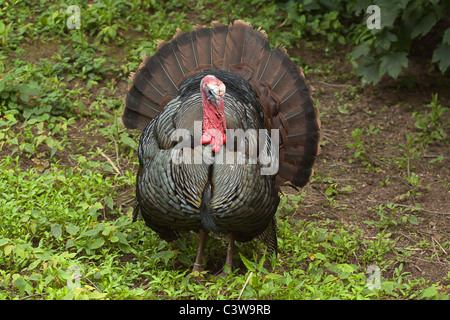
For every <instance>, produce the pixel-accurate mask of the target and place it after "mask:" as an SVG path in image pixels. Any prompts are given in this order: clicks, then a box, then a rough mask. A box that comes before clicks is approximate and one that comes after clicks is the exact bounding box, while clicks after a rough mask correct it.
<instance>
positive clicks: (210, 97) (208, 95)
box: [206, 88, 214, 99]
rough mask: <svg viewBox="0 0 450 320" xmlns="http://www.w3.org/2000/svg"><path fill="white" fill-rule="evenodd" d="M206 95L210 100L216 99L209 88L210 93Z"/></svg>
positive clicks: (207, 92)
mask: <svg viewBox="0 0 450 320" xmlns="http://www.w3.org/2000/svg"><path fill="white" fill-rule="evenodd" d="M206 95H207V97H208V99H212V98H214V95H213V93H212V91H211V89H209V88H208V91H206Z"/></svg>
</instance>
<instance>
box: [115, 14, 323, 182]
mask: <svg viewBox="0 0 450 320" xmlns="http://www.w3.org/2000/svg"><path fill="white" fill-rule="evenodd" d="M210 69H220V70H226V71H230V72H232V73H235V74H237V75H239V76H240V77H242V78H244V79H245V80H247V81H249V83H250V84H251V85H252V86H253V87H254V88H255V90H256V92H257V93H258V95H259V97H260V102H261V104H262V106H263V108H264V112H265V122H266V127H267V128H272V129H279V130H280V131H279V132H280V143H281V146H280V169H279V172H278V176H277V179H278V181H279V183H283V182H285V181H288V182H290V183H291V184H293V185H294V186H296V187H303V186H304V185H305V184H306V183H307V182H308V181H309V178H310V176H311V174H312V169H313V165H314V163H315V159H316V156H317V154H318V153H319V141H320V122H319V119H318V112H317V109H316V108H315V107H314V105H313V100H312V98H311V94H310V91H309V88H308V86H307V84H306V82H305V80H304V76H303V72H302V71H301V69H300V68H299V67H298V66H297V65H296V64H295V63H294V62H293V61H292V60H291V59H290V58H289V55H288V54H287V52H286V50H285V49H284V48H281V47H279V48H276V49H275V50H271V49H270V46H269V42H268V40H267V35H266V34H265V32H264V31H261V30H254V29H253V28H252V27H251V25H250V24H249V23H247V22H244V21H241V20H236V21H234V23H232V24H230V25H228V26H227V25H223V24H221V23H219V22H213V23H212V27H211V28H209V27H202V26H196V27H195V30H194V31H190V32H182V31H181V30H178V31H177V33H176V34H175V35H174V37H173V39H172V40H171V41H170V42H168V43H161V44H160V45H159V48H158V50H157V52H156V53H155V55H153V56H152V57H151V58H146V59H144V61H143V63H142V64H141V66H140V67H139V70H138V71H137V72H136V74H135V75H134V76H133V77H132V85H131V86H130V88H129V91H128V94H127V96H126V99H125V108H124V112H123V115H122V119H123V122H124V124H125V126H127V127H128V128H137V129H143V128H144V127H145V126H146V124H147V123H148V122H149V121H150V120H151V119H153V118H154V117H155V116H156V115H157V114H159V112H161V110H162V109H163V108H164V106H165V105H166V104H167V103H168V102H169V101H170V100H171V99H173V98H175V97H176V96H177V94H178V90H179V86H180V84H181V82H182V81H183V80H185V79H186V78H188V77H189V76H192V75H194V74H196V73H198V72H201V71H204V70H210Z"/></svg>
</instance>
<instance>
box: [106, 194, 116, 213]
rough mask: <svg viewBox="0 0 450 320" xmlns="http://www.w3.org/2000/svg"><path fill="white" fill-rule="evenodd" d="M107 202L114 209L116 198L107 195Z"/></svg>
mask: <svg viewBox="0 0 450 320" xmlns="http://www.w3.org/2000/svg"><path fill="white" fill-rule="evenodd" d="M105 203H106V205H107V206H108V207H109V208H110V209H111V210H112V209H114V200H113V199H112V198H111V197H109V196H108V197H105Z"/></svg>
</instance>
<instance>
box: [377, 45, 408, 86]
mask: <svg viewBox="0 0 450 320" xmlns="http://www.w3.org/2000/svg"><path fill="white" fill-rule="evenodd" d="M407 56H408V54H407V53H406V52H393V53H388V54H385V55H384V56H383V57H381V62H380V70H379V75H380V77H381V76H383V74H385V73H387V74H389V75H390V76H391V77H392V78H394V79H396V78H397V77H398V75H399V74H400V72H401V71H402V68H407V67H408V58H407Z"/></svg>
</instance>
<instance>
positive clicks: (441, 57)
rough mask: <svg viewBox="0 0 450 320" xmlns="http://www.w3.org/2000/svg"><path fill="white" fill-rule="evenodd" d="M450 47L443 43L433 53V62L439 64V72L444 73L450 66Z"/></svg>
mask: <svg viewBox="0 0 450 320" xmlns="http://www.w3.org/2000/svg"><path fill="white" fill-rule="evenodd" d="M449 52H450V45H449V44H445V43H441V44H439V45H438V46H437V48H436V49H435V50H434V51H433V59H432V60H431V62H439V70H440V71H441V72H442V73H444V72H445V71H446V70H447V68H448V67H449V66H450V54H449Z"/></svg>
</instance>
